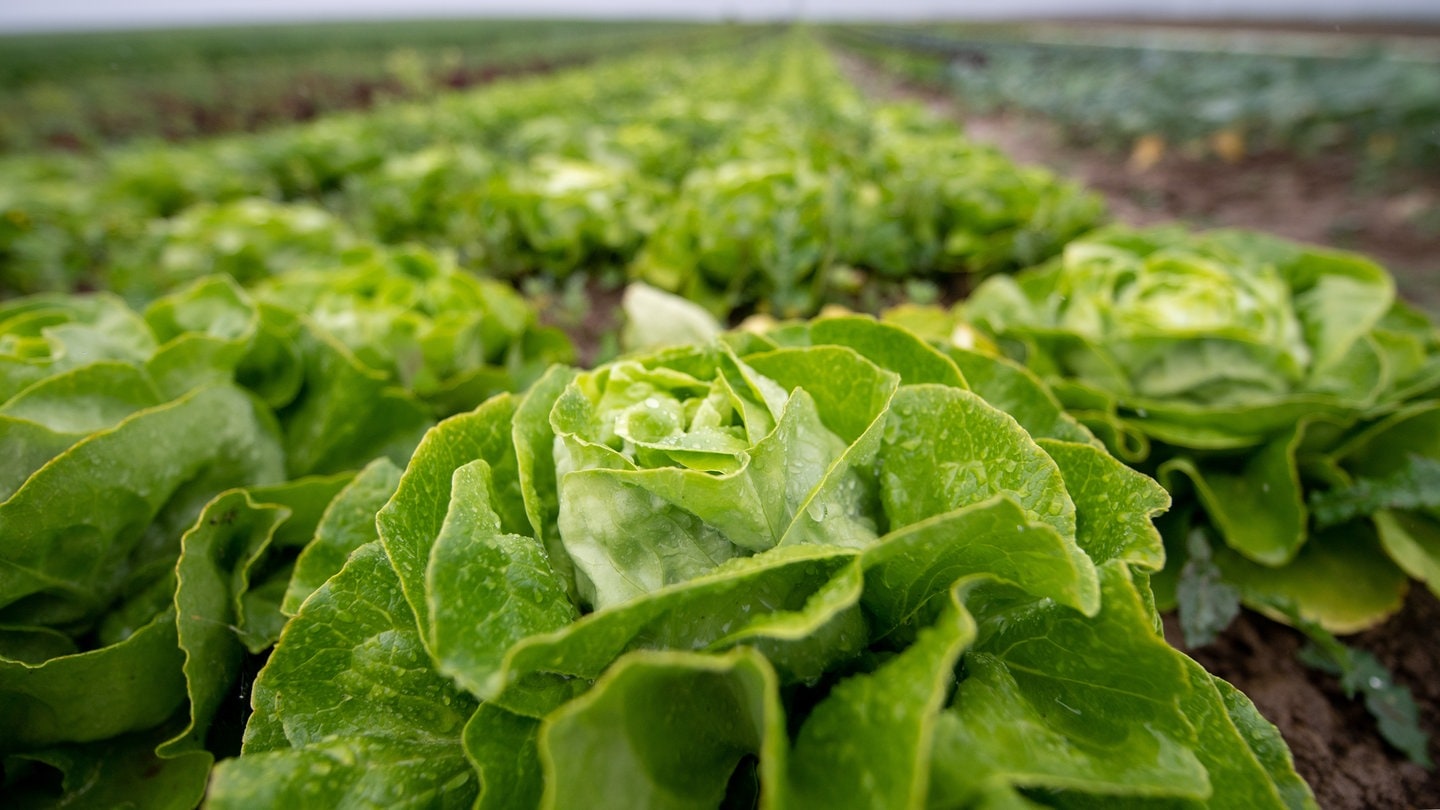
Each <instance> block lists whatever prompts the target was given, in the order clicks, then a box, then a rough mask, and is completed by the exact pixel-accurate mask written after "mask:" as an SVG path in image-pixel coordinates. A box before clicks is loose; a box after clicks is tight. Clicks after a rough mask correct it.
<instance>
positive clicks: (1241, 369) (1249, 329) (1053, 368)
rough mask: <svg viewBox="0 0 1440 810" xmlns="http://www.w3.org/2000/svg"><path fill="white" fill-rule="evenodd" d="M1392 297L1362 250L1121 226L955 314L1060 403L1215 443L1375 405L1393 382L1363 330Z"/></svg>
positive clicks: (1004, 282) (984, 293)
mask: <svg viewBox="0 0 1440 810" xmlns="http://www.w3.org/2000/svg"><path fill="white" fill-rule="evenodd" d="M1394 303H1395V301H1394V284H1393V282H1392V281H1391V279H1390V277H1389V275H1388V274H1386V273H1385V271H1384V270H1383V269H1381V268H1379V267H1377V266H1376V265H1374V264H1373V263H1371V262H1369V261H1367V260H1365V259H1363V258H1361V257H1358V256H1354V255H1350V254H1345V253H1340V252H1334V251H1324V250H1320V249H1311V248H1305V247H1302V246H1298V245H1294V244H1291V243H1287V242H1283V241H1281V240H1278V239H1274V238H1270V237H1263V236H1260V235H1257V234H1250V233H1243V232H1239V231H1231V232H1224V231H1222V232H1214V233H1210V234H1204V235H1191V234H1188V233H1186V232H1185V231H1183V230H1180V229H1174V228H1171V229H1153V230H1149V231H1126V230H1118V229H1117V230H1112V231H1108V232H1102V233H1098V234H1095V235H1092V236H1090V237H1088V238H1086V239H1083V240H1080V241H1077V242H1073V243H1071V244H1070V245H1069V246H1068V247H1067V248H1066V250H1065V252H1064V254H1063V255H1062V256H1061V257H1059V258H1057V259H1056V260H1054V261H1052V262H1050V263H1048V264H1046V265H1043V266H1041V267H1038V268H1034V269H1031V270H1028V271H1025V272H1023V273H1020V274H1018V275H1016V276H1014V277H1002V278H994V279H990V280H989V281H987V282H986V283H985V284H983V285H982V286H981V287H980V288H979V289H978V290H976V292H975V294H974V296H972V298H971V300H970V301H969V302H968V303H967V305H966V308H965V311H966V315H967V316H968V317H969V318H970V319H971V320H972V321H973V322H974V323H975V324H977V325H978V326H980V327H981V328H982V329H983V330H985V331H987V332H988V333H990V334H991V335H992V336H994V337H995V338H996V339H997V340H999V341H1001V342H1002V344H1003V345H1006V346H1008V347H1010V348H1012V349H1014V350H1015V351H1016V352H1017V353H1018V354H1020V355H1023V356H1024V357H1025V360H1026V362H1027V364H1029V365H1030V366H1031V367H1032V368H1034V369H1035V370H1037V371H1039V372H1040V373H1041V374H1042V375H1043V376H1046V377H1047V378H1049V379H1050V380H1051V381H1052V382H1054V383H1055V384H1057V386H1058V387H1059V389H1060V391H1061V394H1062V397H1063V398H1065V399H1066V400H1067V402H1070V403H1073V404H1075V405H1077V406H1079V407H1083V408H1086V409H1091V410H1118V412H1119V414H1120V416H1121V417H1122V418H1128V417H1132V416H1133V417H1138V418H1137V419H1135V421H1134V424H1133V427H1134V428H1135V429H1136V430H1138V431H1140V432H1142V433H1145V434H1147V435H1151V436H1156V437H1160V438H1164V439H1167V440H1172V441H1175V442H1177V443H1180V444H1187V443H1193V444H1195V445H1197V446H1206V447H1212V446H1234V445H1244V444H1249V443H1253V442H1254V441H1256V440H1257V439H1258V437H1261V436H1264V435H1265V434H1266V433H1269V432H1273V431H1274V430H1276V429H1280V428H1283V427H1284V425H1286V424H1288V423H1293V421H1294V420H1295V419H1296V418H1297V417H1298V416H1299V415H1302V414H1304V413H1309V412H1315V411H1318V412H1326V413H1340V412H1345V411H1355V410H1358V409H1362V408H1365V407H1368V406H1369V405H1370V404H1372V403H1374V402H1375V401H1376V400H1377V398H1378V397H1380V396H1381V395H1382V393H1383V391H1384V390H1385V387H1386V386H1387V385H1389V384H1391V383H1392V382H1394V380H1393V379H1392V378H1391V377H1392V375H1390V373H1389V371H1390V367H1391V366H1392V365H1393V364H1391V363H1390V362H1388V360H1387V358H1386V357H1385V356H1384V355H1385V353H1386V347H1385V346H1384V342H1383V341H1381V340H1377V339H1376V337H1375V336H1374V335H1373V334H1372V333H1373V331H1374V329H1375V328H1376V327H1377V325H1379V324H1380V323H1381V321H1382V319H1383V318H1385V317H1386V315H1387V313H1388V312H1390V310H1391V309H1392V307H1393V306H1394Z"/></svg>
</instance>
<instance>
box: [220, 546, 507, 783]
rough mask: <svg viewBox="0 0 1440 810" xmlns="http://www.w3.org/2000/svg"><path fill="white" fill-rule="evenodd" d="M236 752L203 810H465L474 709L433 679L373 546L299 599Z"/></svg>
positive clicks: (259, 684) (409, 616)
mask: <svg viewBox="0 0 1440 810" xmlns="http://www.w3.org/2000/svg"><path fill="white" fill-rule="evenodd" d="M254 705H255V715H254V716H253V717H252V719H251V721H250V725H249V727H248V728H247V729H246V736H245V749H244V750H245V754H246V756H243V757H241V758H239V759H233V760H227V761H225V762H222V763H221V764H219V765H218V766H217V767H216V769H215V775H214V778H213V780H212V782H211V786H210V793H209V799H208V803H207V806H210V807H216V808H225V807H256V806H292V807H293V806H302V805H315V804H325V805H347V804H348V805H352V806H391V807H469V806H470V805H471V803H472V802H473V801H474V799H475V796H476V795H477V793H478V785H477V781H478V780H477V779H476V776H475V773H474V771H473V770H472V769H471V767H470V763H469V761H468V760H467V759H466V757H465V754H464V751H463V749H462V747H461V742H460V738H461V733H462V731H463V728H464V726H465V723H466V722H467V721H468V720H469V718H470V716H471V714H473V713H474V710H475V702H474V701H473V700H472V699H470V698H469V697H468V696H466V695H464V694H463V693H461V692H459V691H457V690H456V689H455V688H454V686H453V685H451V684H450V682H449V681H448V680H447V679H445V678H444V677H442V676H441V675H439V674H438V673H436V672H435V670H434V669H433V667H432V665H431V663H430V659H429V656H428V655H427V654H426V652H425V648H424V646H423V645H422V644H421V642H420V633H419V629H418V627H417V626H416V624H415V617H414V614H413V613H412V612H411V610H410V608H409V605H408V603H407V602H406V601H405V597H404V594H403V593H402V592H401V589H400V585H399V580H398V579H397V578H396V576H395V573H394V570H393V569H392V568H391V567H390V563H389V560H388V559H387V557H386V556H385V553H384V550H383V549H382V548H381V547H380V546H379V544H378V543H371V544H368V545H366V546H363V547H361V548H360V549H359V550H357V551H356V552H355V554H353V555H352V556H351V558H350V560H349V561H348V562H347V563H346V565H345V567H344V568H343V569H342V570H341V571H340V573H338V574H336V575H335V576H334V577H333V578H331V579H330V580H329V581H328V582H327V583H326V584H325V585H324V586H322V587H321V588H320V589H319V590H317V591H316V592H315V593H314V594H313V595H312V596H311V597H310V599H309V600H307V601H306V603H305V605H304V606H303V607H302V609H301V611H300V613H299V614H298V615H297V616H296V617H295V618H294V620H293V621H292V622H291V623H290V625H289V626H287V628H286V630H285V634H284V635H283V636H282V637H281V640H280V643H279V644H277V645H276V647H275V651H274V653H272V654H271V658H270V661H269V663H268V664H266V667H265V669H264V670H263V671H262V672H261V674H260V676H259V677H258V678H257V679H256V682H255V697H254Z"/></svg>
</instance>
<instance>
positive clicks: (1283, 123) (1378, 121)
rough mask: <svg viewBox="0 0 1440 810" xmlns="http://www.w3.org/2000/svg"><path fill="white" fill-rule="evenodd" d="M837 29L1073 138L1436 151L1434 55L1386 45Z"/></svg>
mask: <svg viewBox="0 0 1440 810" xmlns="http://www.w3.org/2000/svg"><path fill="white" fill-rule="evenodd" d="M841 36H842V37H843V41H844V42H846V43H847V44H854V45H855V46H857V47H860V48H862V49H864V50H865V52H867V53H874V54H877V55H878V57H879V58H881V59H882V60H883V61H884V63H885V64H888V65H890V66H892V67H895V68H898V69H900V70H902V71H904V72H906V73H908V74H910V75H912V76H914V77H916V78H919V79H922V80H924V81H927V82H929V83H932V84H939V85H941V86H943V87H945V88H947V89H949V90H950V91H952V92H953V93H954V94H955V97H956V99H957V100H958V101H959V103H960V104H961V106H962V107H964V109H966V110H968V111H972V112H977V113H987V112H993V111H997V110H1020V111H1024V112H1029V113H1035V114H1038V115H1040V116H1043V117H1044V118H1045V119H1046V120H1049V121H1052V122H1054V123H1056V124H1057V125H1058V126H1059V127H1060V128H1061V129H1062V130H1063V131H1064V132H1066V133H1067V134H1069V135H1070V136H1071V137H1073V138H1075V139H1076V140H1078V141H1081V142H1084V143H1092V144H1096V143H1098V144H1100V145H1103V146H1108V147H1110V148H1115V149H1128V148H1130V147H1131V146H1132V145H1133V144H1134V143H1135V142H1136V141H1137V140H1138V139H1140V138H1144V137H1147V136H1148V137H1151V138H1158V139H1161V140H1162V141H1163V142H1167V143H1170V144H1174V145H1179V146H1183V147H1198V148H1200V149H1202V150H1211V149H1213V150H1215V151H1217V152H1219V153H1220V154H1221V155H1222V156H1223V157H1226V158H1229V159H1234V158H1235V157H1237V156H1239V155H1241V154H1243V153H1245V152H1258V151H1266V150H1283V151H1286V152H1292V153H1300V154H1313V153H1316V152H1321V151H1326V150H1334V149H1340V150H1344V151H1348V152H1350V153H1353V154H1357V155H1359V156H1360V157H1361V158H1362V159H1365V160H1369V161H1373V162H1374V163H1376V164H1378V165H1382V166H1396V167H1401V168H1420V167H1431V166H1434V165H1436V163H1437V161H1440V61H1437V59H1435V58H1433V57H1432V58H1423V57H1421V56H1419V55H1406V54H1398V53H1392V52H1389V51H1387V50H1385V49H1384V48H1371V49H1366V50H1364V51H1360V52H1355V53H1350V54H1344V55H1336V54H1316V55H1300V54H1286V53H1263V52H1253V51H1247V52H1234V51H1227V50H1225V49H1223V48H1220V49H1216V50H1200V49H1186V48H1181V47H1167V46H1164V45H1162V44H1158V43H1150V44H1139V45H1131V46H1126V45H1116V44H1090V43H1078V42H1077V43H1070V42H1063V41H1045V42H1031V41H1027V40H1026V39H1025V38H1024V37H1023V36H1021V35H1010V36H1003V37H965V36H963V35H962V34H959V33H945V32H941V33H938V34H937V33H934V32H923V33H922V32H919V31H916V30H913V29H868V30H847V31H844V32H842V34H841Z"/></svg>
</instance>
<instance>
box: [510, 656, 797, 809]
mask: <svg viewBox="0 0 1440 810" xmlns="http://www.w3.org/2000/svg"><path fill="white" fill-rule="evenodd" d="M661 695H663V696H664V699H663V700H656V699H655V698H656V697H657V696H661ZM787 743H788V741H787V739H786V737H785V726H784V719H783V713H782V710H781V705H780V696H779V689H778V684H777V681H776V677H775V673H774V671H773V670H772V669H771V668H770V664H769V661H768V660H767V659H766V658H765V656H763V655H761V654H760V653H758V652H755V651H754V650H752V649H748V648H740V649H736V650H734V651H732V652H730V653H728V654H725V655H703V654H696V653H686V652H670V651H666V652H659V651H655V652H636V653H632V654H630V655H627V656H625V657H624V658H622V659H620V660H619V661H618V662H616V664H615V665H614V666H613V667H611V668H610V669H609V670H608V671H607V672H606V673H605V676H604V677H603V678H602V679H600V680H599V681H598V682H597V683H596V684H595V687H594V688H593V689H591V690H590V691H589V692H588V693H586V694H585V695H584V696H583V697H580V698H577V699H576V700H573V701H571V702H569V703H567V704H566V705H565V706H564V707H562V708H560V709H559V710H557V711H555V712H554V713H552V714H551V715H549V717H547V718H546V720H545V722H544V723H543V724H542V725H541V727H540V738H539V746H538V747H539V754H540V762H541V764H542V765H543V766H544V768H545V774H546V779H545V793H544V795H543V797H542V799H541V804H542V805H543V806H545V807H554V808H567V807H576V808H581V807H585V808H589V807H595V808H609V807H614V808H627V807H637V806H638V807H656V808H662V807H663V808H706V807H715V806H717V805H719V804H720V802H721V801H722V800H723V799H724V797H725V789H726V785H727V783H728V782H729V781H730V780H731V778H732V777H731V773H732V772H733V771H734V770H735V767H736V764H737V762H739V760H740V759H741V758H742V757H744V756H746V755H751V756H755V757H758V758H759V759H760V761H761V763H762V764H761V766H760V767H761V768H762V769H763V770H764V771H765V773H764V774H763V775H762V776H761V779H762V781H764V782H770V783H774V782H775V781H778V780H776V777H777V776H778V775H779V773H780V772H782V769H783V768H784V750H785V748H786V746H787Z"/></svg>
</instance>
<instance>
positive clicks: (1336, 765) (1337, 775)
mask: <svg viewBox="0 0 1440 810" xmlns="http://www.w3.org/2000/svg"><path fill="white" fill-rule="evenodd" d="M1436 627H1440V600H1436V598H1435V596H1434V595H1433V594H1431V593H1430V592H1429V591H1428V590H1426V589H1425V588H1423V587H1416V588H1413V589H1412V591H1411V593H1410V596H1409V598H1408V599H1407V600H1406V602H1405V607H1404V609H1403V610H1401V612H1400V613H1399V614H1397V615H1396V616H1394V617H1392V618H1391V619H1390V620H1389V621H1388V622H1386V623H1385V624H1384V625H1382V626H1380V627H1378V628H1376V629H1374V630H1369V631H1367V632H1364V633H1361V634H1359V635H1356V636H1353V637H1350V638H1347V639H1345V642H1346V643H1347V644H1350V645H1351V646H1354V647H1358V648H1360V649H1363V650H1368V651H1369V652H1371V653H1372V654H1374V655H1375V656H1376V658H1378V659H1379V660H1380V662H1381V663H1383V664H1385V666H1386V667H1387V668H1388V669H1389V670H1390V671H1391V672H1392V673H1393V674H1394V676H1395V681H1396V683H1399V684H1402V685H1404V686H1407V687H1408V688H1409V689H1410V691H1411V693H1412V694H1414V696H1415V701H1416V704H1417V705H1418V706H1419V709H1420V722H1421V726H1422V728H1424V729H1425V731H1426V732H1428V733H1429V735H1430V759H1431V760H1432V761H1435V762H1440V678H1437V677H1435V673H1437V672H1440V645H1437V644H1436V643H1435V628H1436ZM1165 636H1166V638H1167V639H1169V640H1170V643H1171V644H1173V645H1174V646H1176V647H1177V648H1179V649H1182V650H1185V651H1186V652H1187V653H1189V654H1190V656H1191V657H1193V658H1194V659H1195V660H1196V661H1198V662H1200V664H1201V666H1204V667H1205V668H1206V669H1207V670H1209V671H1210V672H1212V673H1214V674H1215V675H1218V676H1220V677H1221V678H1224V679H1225V680H1227V681H1229V682H1230V683H1232V684H1234V685H1235V686H1236V687H1237V688H1239V689H1240V691H1242V692H1244V693H1245V694H1246V695H1248V696H1249V697H1250V699H1251V700H1252V701H1254V703H1255V706H1256V708H1258V709H1259V710H1260V713H1261V714H1263V715H1264V716H1265V717H1266V719H1268V720H1269V721H1270V722H1272V723H1274V724H1275V725H1276V726H1277V727H1278V728H1279V729H1280V734H1281V735H1282V736H1284V737H1285V741H1286V742H1287V743H1289V745H1290V751H1291V753H1292V754H1294V756H1295V768H1296V770H1297V771H1299V773H1300V775H1301V776H1302V777H1304V779H1305V781H1307V782H1309V783H1310V787H1311V789H1312V790H1314V792H1315V798H1316V800H1317V801H1318V802H1319V803H1320V806H1321V807H1322V808H1326V810H1349V808H1355V810H1360V809H1361V808H1366V809H1367V810H1369V809H1370V808H1436V807H1440V771H1434V770H1426V769H1425V768H1423V767H1421V766H1419V765H1416V764H1415V763H1413V762H1410V761H1408V760H1407V759H1406V758H1405V757H1404V755H1402V754H1400V753H1399V752H1397V751H1396V750H1395V749H1393V748H1391V747H1390V746H1389V745H1388V744H1387V743H1386V742H1385V740H1384V739H1383V738H1382V737H1381V736H1380V733H1379V732H1378V731H1376V729H1375V721H1374V720H1373V719H1372V718H1371V717H1370V715H1369V714H1368V713H1367V712H1366V711H1365V707H1364V705H1363V704H1362V702H1361V699H1360V698H1358V697H1357V698H1353V699H1352V698H1348V697H1346V696H1345V694H1344V692H1343V691H1341V689H1340V686H1339V683H1338V682H1337V680H1336V679H1335V678H1334V677H1332V676H1330V675H1326V674H1324V673H1321V672H1318V671H1316V670H1313V669H1310V668H1308V667H1306V666H1305V665H1303V664H1301V663H1300V660H1299V659H1298V658H1297V656H1296V654H1297V653H1298V652H1299V650H1300V648H1301V647H1303V646H1304V644H1305V642H1304V637H1303V636H1301V635H1300V634H1299V633H1298V632H1296V631H1294V630H1292V629H1291V628H1289V627H1286V626H1284V625H1282V624H1278V623H1276V622H1273V621H1270V620H1269V619H1266V618H1264V617H1262V616H1259V615H1256V614H1253V613H1248V612H1246V613H1243V614H1241V616H1240V618H1239V619H1237V620H1236V621H1235V623H1234V624H1233V625H1231V626H1230V628H1229V629H1228V630H1226V631H1225V633H1223V634H1222V635H1221V636H1220V638H1219V639H1217V640H1216V641H1215V642H1214V643H1213V644H1210V645H1208V646H1206V647H1202V648H1200V649H1193V650H1192V649H1187V648H1186V647H1185V645H1184V641H1183V640H1182V638H1181V635H1180V630H1179V624H1178V622H1176V621H1175V618H1174V616H1167V617H1166V621H1165Z"/></svg>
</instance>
